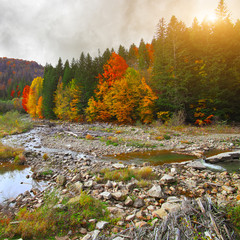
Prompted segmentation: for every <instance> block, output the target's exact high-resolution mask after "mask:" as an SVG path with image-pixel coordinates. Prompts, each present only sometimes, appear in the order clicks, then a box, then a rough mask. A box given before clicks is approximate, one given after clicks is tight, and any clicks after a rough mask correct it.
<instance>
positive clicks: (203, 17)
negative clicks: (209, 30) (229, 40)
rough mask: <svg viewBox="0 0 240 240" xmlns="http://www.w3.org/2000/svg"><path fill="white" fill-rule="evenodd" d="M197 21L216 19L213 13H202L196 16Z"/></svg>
mask: <svg viewBox="0 0 240 240" xmlns="http://www.w3.org/2000/svg"><path fill="white" fill-rule="evenodd" d="M197 19H198V21H199V22H203V21H207V22H210V23H214V22H215V21H216V20H217V16H216V14H215V13H206V12H205V13H202V14H200V15H199V16H198V17H197Z"/></svg>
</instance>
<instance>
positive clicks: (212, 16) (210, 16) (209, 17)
mask: <svg viewBox="0 0 240 240" xmlns="http://www.w3.org/2000/svg"><path fill="white" fill-rule="evenodd" d="M205 19H206V20H207V21H208V22H215V21H216V20H217V16H216V14H214V13H212V14H207V15H206V17H205Z"/></svg>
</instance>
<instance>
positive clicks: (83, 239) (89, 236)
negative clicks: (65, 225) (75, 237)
mask: <svg viewBox="0 0 240 240" xmlns="http://www.w3.org/2000/svg"><path fill="white" fill-rule="evenodd" d="M82 240H92V235H91V234H89V233H88V234H87V235H85V236H84V237H83V238H82Z"/></svg>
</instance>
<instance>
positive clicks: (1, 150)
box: [0, 142, 23, 160]
mask: <svg viewBox="0 0 240 240" xmlns="http://www.w3.org/2000/svg"><path fill="white" fill-rule="evenodd" d="M22 153H23V149H20V148H13V147H10V146H6V145H3V144H2V143H1V142H0V160H8V159H11V158H17V157H18V156H19V155H22Z"/></svg>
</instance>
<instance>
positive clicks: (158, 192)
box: [147, 185, 163, 198]
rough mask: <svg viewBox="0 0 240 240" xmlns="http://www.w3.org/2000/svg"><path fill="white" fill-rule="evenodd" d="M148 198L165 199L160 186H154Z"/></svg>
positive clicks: (149, 191)
mask: <svg viewBox="0 0 240 240" xmlns="http://www.w3.org/2000/svg"><path fill="white" fill-rule="evenodd" d="M147 193H148V196H150V197H154V198H161V197H163V192H162V189H161V187H160V185H154V186H153V187H152V188H151V189H149V190H148V192H147Z"/></svg>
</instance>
